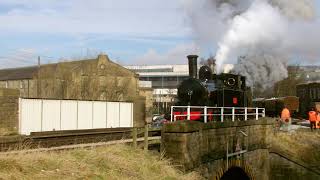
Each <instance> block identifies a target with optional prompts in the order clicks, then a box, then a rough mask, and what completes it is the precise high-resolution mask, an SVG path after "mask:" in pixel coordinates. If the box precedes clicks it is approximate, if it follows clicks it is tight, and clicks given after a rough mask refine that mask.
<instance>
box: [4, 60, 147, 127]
mask: <svg viewBox="0 0 320 180" xmlns="http://www.w3.org/2000/svg"><path fill="white" fill-rule="evenodd" d="M138 82H139V76H138V75H137V74H135V73H134V72H133V71H131V70H128V69H126V68H124V67H122V66H120V65H118V64H116V63H114V62H112V61H110V59H109V58H108V56H106V55H99V56H98V58H97V59H87V60H81V61H70V62H59V63H55V64H45V65H41V66H33V67H23V68H13V69H3V70H0V88H8V89H18V90H19V91H20V97H23V98H43V99H73V100H103V101H117V102H133V103H134V125H135V126H143V124H144V119H145V118H144V111H145V105H144V104H145V98H144V97H143V96H140V95H139V87H138Z"/></svg>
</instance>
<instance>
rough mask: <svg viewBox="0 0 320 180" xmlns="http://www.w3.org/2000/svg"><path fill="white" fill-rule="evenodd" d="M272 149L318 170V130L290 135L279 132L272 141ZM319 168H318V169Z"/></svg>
mask: <svg viewBox="0 0 320 180" xmlns="http://www.w3.org/2000/svg"><path fill="white" fill-rule="evenodd" d="M272 146H273V148H274V149H278V150H281V151H282V152H284V153H286V154H287V155H289V156H292V157H293V158H295V159H298V160H301V161H302V162H305V163H306V164H309V165H310V167H311V166H312V167H316V168H317V169H319V170H320V130H318V131H316V132H311V131H310V130H309V129H308V130H299V131H295V132H292V133H285V132H281V133H278V134H276V135H275V136H274V137H273V139H272ZM318 167H319V168H318Z"/></svg>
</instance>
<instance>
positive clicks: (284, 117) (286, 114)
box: [281, 107, 291, 123]
mask: <svg viewBox="0 0 320 180" xmlns="http://www.w3.org/2000/svg"><path fill="white" fill-rule="evenodd" d="M290 119H291V117H290V111H289V109H288V108H287V107H284V108H283V110H282V112H281V120H282V121H283V122H286V123H288V122H289V121H290Z"/></svg>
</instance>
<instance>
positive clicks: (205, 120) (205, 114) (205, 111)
mask: <svg viewBox="0 0 320 180" xmlns="http://www.w3.org/2000/svg"><path fill="white" fill-rule="evenodd" d="M207 118H208V116H207V106H205V107H204V123H207V120H208V119H207Z"/></svg>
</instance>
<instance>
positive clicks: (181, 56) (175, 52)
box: [134, 43, 200, 65]
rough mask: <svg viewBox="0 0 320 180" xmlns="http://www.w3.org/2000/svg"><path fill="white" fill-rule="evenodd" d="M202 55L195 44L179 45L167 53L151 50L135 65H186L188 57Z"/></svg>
mask: <svg viewBox="0 0 320 180" xmlns="http://www.w3.org/2000/svg"><path fill="white" fill-rule="evenodd" d="M189 54H197V55H199V54H200V48H199V46H197V45H196V44H194V43H189V44H179V45H177V46H176V47H174V48H172V49H170V50H168V51H167V52H165V53H158V52H157V51H155V50H154V49H149V50H148V51H147V52H146V53H145V54H144V55H142V56H141V57H138V58H136V59H135V60H134V63H135V64H139V65H143V64H186V62H187V60H186V59H187V58H186V56H187V55H189Z"/></svg>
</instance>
